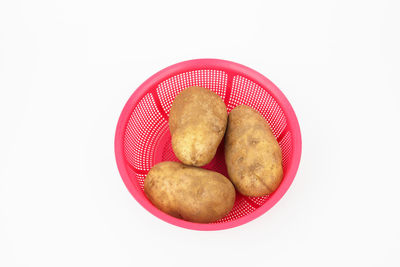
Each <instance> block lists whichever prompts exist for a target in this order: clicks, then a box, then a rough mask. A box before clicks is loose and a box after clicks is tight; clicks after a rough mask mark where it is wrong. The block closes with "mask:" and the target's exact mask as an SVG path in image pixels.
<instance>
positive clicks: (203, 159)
mask: <svg viewBox="0 0 400 267" xmlns="http://www.w3.org/2000/svg"><path fill="white" fill-rule="evenodd" d="M227 120H228V113H227V111H226V106H225V104H224V102H223V101H222V99H221V98H220V97H219V96H218V95H217V94H215V93H214V92H212V91H210V90H208V89H205V88H202V87H189V88H186V89H185V90H183V91H182V92H180V93H179V94H178V95H177V97H176V98H175V99H174V102H173V103H172V107H171V112H170V116H169V129H170V132H171V136H172V149H173V150H174V153H175V155H176V157H177V158H178V159H179V160H180V161H182V162H183V163H184V164H187V165H193V166H204V165H206V164H208V163H209V162H210V161H211V160H212V159H213V158H214V156H215V153H216V151H217V148H218V145H219V144H220V142H221V140H222V138H223V137H224V134H225V130H226V124H227Z"/></svg>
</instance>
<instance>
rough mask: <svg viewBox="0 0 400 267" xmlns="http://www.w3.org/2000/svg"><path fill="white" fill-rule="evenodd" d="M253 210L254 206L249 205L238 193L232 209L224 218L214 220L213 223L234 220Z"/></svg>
mask: <svg viewBox="0 0 400 267" xmlns="http://www.w3.org/2000/svg"><path fill="white" fill-rule="evenodd" d="M236 193H237V192H236ZM255 210H256V208H255V207H253V206H252V205H250V204H249V202H247V201H246V199H245V198H244V197H242V196H240V195H238V197H237V198H236V201H235V205H234V206H233V209H232V210H231V211H230V212H229V213H228V214H227V215H226V216H225V217H224V218H222V219H220V220H218V221H216V222H215V223H222V222H229V221H234V220H236V219H239V218H240V217H242V216H243V215H246V214H249V213H252V212H253V211H255Z"/></svg>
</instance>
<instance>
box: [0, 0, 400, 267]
mask: <svg viewBox="0 0 400 267" xmlns="http://www.w3.org/2000/svg"><path fill="white" fill-rule="evenodd" d="M398 3H399V2H398V1H395V0H393V1H317V0H315V1H268V2H267V1H258V2H251V1H250V2H249V1H247V2H246V1H195V2H194V1H193V2H189V1H158V2H156V1H109V2H98V1H50V0H49V1H1V4H0V119H1V130H0V266H4V267H6V266H7V267H8V266H41V267H43V266H202V267H203V266H216V265H220V266H399V265H400V259H399V256H398V252H399V242H400V230H399V225H400V214H399V213H400V212H399V211H400V208H399V205H400V194H399V187H400V179H399V178H400V176H399V169H398V166H399V149H400V141H399V136H400V129H399V115H400V108H399V100H400V93H399V91H400V82H399V72H400V64H399V62H400V53H399V47H400V39H399V32H400V31H399V25H400V17H399V15H398V14H399V4H398ZM203 57H212V58H222V59H229V60H232V61H236V62H239V63H242V64H244V65H247V66H249V67H251V68H254V69H256V70H258V71H259V72H261V73H263V74H265V75H266V76H267V77H269V78H270V79H271V80H272V81H273V82H274V83H276V84H277V85H278V87H280V88H281V89H282V90H283V92H284V93H285V94H286V96H287V97H288V99H289V100H290V101H291V103H292V105H293V107H294V109H295V111H296V113H297V115H298V118H299V122H300V126H301V130H302V136H303V154H302V161H301V165H300V169H299V172H298V174H297V177H296V179H295V180H294V183H293V185H292V187H291V188H290V190H289V191H288V193H287V194H286V195H285V196H284V197H283V199H282V200H281V201H280V202H279V203H278V204H277V205H276V206H275V207H274V208H272V210H270V211H269V212H268V213H266V214H265V215H264V216H262V217H260V218H258V219H257V220H255V221H253V222H251V223H248V224H246V225H243V226H241V227H238V228H235V229H231V230H225V231H219V232H196V231H189V230H184V229H180V228H178V227H175V226H172V225H169V224H167V223H165V222H163V221H161V220H159V219H157V218H155V217H153V216H152V215H151V214H149V213H148V212H146V211H145V210H144V209H143V208H142V207H141V206H140V205H139V204H138V203H137V202H136V201H135V200H134V199H133V198H132V196H131V195H130V194H129V193H128V191H127V190H126V188H125V186H124V185H123V183H122V180H121V178H120V176H119V173H118V171H117V168H116V164H115V160H114V150H113V138H114V131H115V126H116V123H117V119H118V116H119V114H120V112H121V110H122V108H123V106H124V104H125V102H126V100H127V99H128V97H129V96H130V95H131V94H132V92H133V90H134V89H135V88H136V87H137V86H139V85H140V84H141V83H142V82H143V81H144V80H145V79H146V78H148V77H149V76H150V75H152V74H153V73H155V72H156V71H158V70H160V69H162V68H164V67H166V66H168V65H171V64H173V63H176V62H180V61H182V60H187V59H193V58H203Z"/></svg>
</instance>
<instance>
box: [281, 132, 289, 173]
mask: <svg viewBox="0 0 400 267" xmlns="http://www.w3.org/2000/svg"><path fill="white" fill-rule="evenodd" d="M291 144H292V136H291V133H290V132H287V133H286V134H285V135H284V136H283V138H282V140H281V141H280V142H279V146H280V147H281V151H282V166H283V171H286V168H287V165H288V160H289V157H290V155H291V154H292V145H291Z"/></svg>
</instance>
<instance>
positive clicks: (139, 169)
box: [115, 59, 301, 230]
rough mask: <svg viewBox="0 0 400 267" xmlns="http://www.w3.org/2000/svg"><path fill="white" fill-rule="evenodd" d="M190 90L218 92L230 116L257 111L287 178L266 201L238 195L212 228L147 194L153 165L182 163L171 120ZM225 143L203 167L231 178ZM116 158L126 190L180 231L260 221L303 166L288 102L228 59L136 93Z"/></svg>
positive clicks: (177, 69)
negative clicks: (242, 108) (163, 207)
mask: <svg viewBox="0 0 400 267" xmlns="http://www.w3.org/2000/svg"><path fill="white" fill-rule="evenodd" d="M190 86H201V87H205V88H208V89H210V90H212V91H213V92H215V93H217V94H218V95H219V96H220V97H221V98H222V99H223V100H224V101H225V104H226V106H227V108H228V112H230V111H231V110H232V109H233V108H234V107H236V106H238V105H241V104H245V105H248V106H250V107H252V108H254V109H256V110H258V111H259V112H260V113H261V115H262V116H263V117H264V118H265V119H266V120H267V121H268V123H269V125H270V126H271V128H272V132H273V134H274V135H275V137H276V139H277V140H278V142H279V145H280V147H281V150H282V156H283V170H284V177H283V180H282V182H281V184H280V186H279V187H278V189H277V190H276V191H275V192H274V193H272V194H270V195H268V196H264V197H246V196H242V195H240V194H239V193H237V194H236V195H237V196H236V202H235V206H234V207H233V209H232V211H231V212H230V213H229V214H228V215H226V216H225V217H224V218H222V219H220V220H219V221H217V222H214V223H209V224H200V223H192V222H188V221H184V220H181V219H177V218H174V217H172V216H170V215H168V214H166V213H164V212H162V211H160V210H159V209H157V208H156V207H155V206H154V205H153V204H152V203H151V202H150V201H149V200H148V199H147V198H146V195H145V194H144V191H143V182H144V179H145V177H146V174H147V173H148V171H149V170H150V168H151V167H152V166H154V165H155V164H157V163H159V162H161V161H178V159H177V158H176V157H175V155H174V152H173V151H172V147H171V136H170V132H169V128H168V116H169V112H170V109H171V104H172V101H173V100H174V98H175V96H176V95H177V94H178V93H179V92H180V91H182V90H183V89H185V88H187V87H190ZM223 143H224V142H223V141H222V142H221V145H220V147H219V148H218V151H217V154H216V156H215V158H214V159H213V160H212V161H211V162H210V163H209V164H208V165H206V166H204V168H205V169H209V170H213V171H217V172H219V173H222V174H223V175H225V176H226V177H228V174H227V170H226V166H225V159H224V151H223V150H224V148H223ZM115 155H116V160H117V165H118V169H119V172H120V174H121V176H122V179H123V181H124V183H125V185H126V187H127V188H128V190H129V192H130V193H131V194H132V195H133V196H134V197H135V199H136V200H137V201H138V202H139V203H140V204H141V205H142V206H143V207H144V208H145V209H147V210H148V211H149V212H151V213H152V214H154V215H155V216H157V217H158V218H160V219H162V220H164V221H166V222H169V223H171V224H174V225H177V226H180V227H184V228H188V229H195V230H221V229H227V228H231V227H236V226H239V225H241V224H244V223H247V222H249V221H251V220H253V219H255V218H257V217H258V216H260V215H262V214H263V213H265V212H266V211H268V210H269V209H270V208H271V207H272V206H273V205H275V203H276V202H278V201H279V199H280V198H281V197H282V196H283V195H284V194H285V192H286V191H287V190H288V188H289V186H290V184H291V183H292V181H293V179H294V177H295V175H296V172H297V168H298V166H299V162H300V156H301V136H300V127H299V124H298V121H297V118H296V115H295V113H294V111H293V109H292V106H291V105H290V103H289V101H288V100H287V99H286V97H285V96H284V95H283V94H282V92H281V91H280V90H279V89H278V88H277V87H276V86H275V85H274V84H273V83H272V82H271V81H270V80H268V79H267V78H266V77H264V76H263V75H261V74H260V73H258V72H256V71H254V70H252V69H250V68H247V67H245V66H243V65H240V64H237V63H234V62H230V61H225V60H218V59H196V60H189V61H184V62H181V63H178V64H175V65H172V66H170V67H167V68H165V69H163V70H161V71H159V72H158V73H156V74H154V75H153V76H151V77H150V78H149V79H147V80H146V81H145V82H144V83H143V84H142V85H141V86H139V88H138V89H136V90H135V92H134V93H133V94H132V96H131V97H130V98H129V100H128V102H127V103H126V104H125V107H124V109H123V111H122V113H121V116H120V118H119V121H118V125H117V130H116V135H115Z"/></svg>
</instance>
